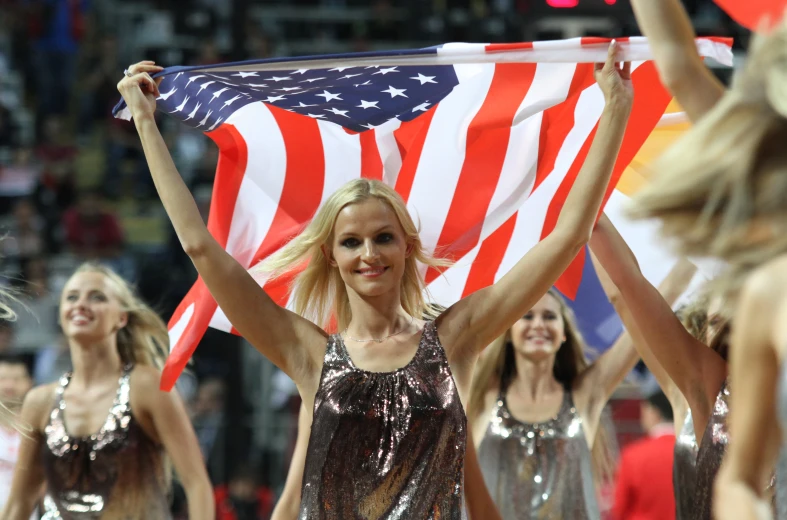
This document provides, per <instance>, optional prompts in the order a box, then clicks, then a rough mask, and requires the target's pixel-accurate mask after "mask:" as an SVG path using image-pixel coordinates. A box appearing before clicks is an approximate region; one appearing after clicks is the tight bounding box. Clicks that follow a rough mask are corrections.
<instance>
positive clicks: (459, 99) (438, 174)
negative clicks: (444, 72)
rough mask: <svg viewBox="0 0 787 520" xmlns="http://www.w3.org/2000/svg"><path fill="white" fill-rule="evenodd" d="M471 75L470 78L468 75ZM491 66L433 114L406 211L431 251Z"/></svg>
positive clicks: (462, 87)
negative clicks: (417, 226) (419, 229)
mask: <svg viewBox="0 0 787 520" xmlns="http://www.w3.org/2000/svg"><path fill="white" fill-rule="evenodd" d="M457 68H460V67H457ZM471 74H474V73H472V72H471ZM493 75H494V66H493V65H488V66H485V67H484V71H483V74H480V75H476V77H475V78H473V79H471V80H468V81H467V82H465V83H462V84H460V85H459V86H457V87H456V88H455V89H454V91H453V92H452V93H451V94H450V95H448V96H447V97H446V98H445V99H443V100H442V101H441V102H440V104H439V105H438V107H437V109H436V110H435V114H434V117H433V118H432V122H431V125H430V127H429V130H428V133H427V135H426V140H425V142H424V147H423V150H422V152H421V158H420V160H419V162H418V168H417V170H416V173H415V178H414V180H413V187H412V190H411V191H410V198H409V199H408V204H407V207H408V209H409V210H410V214H411V215H412V216H413V218H414V219H415V220H416V223H418V222H420V224H421V226H422V227H421V242H422V243H423V245H424V247H425V248H426V250H427V251H429V252H432V251H434V248H435V246H436V245H437V241H438V239H439V237H440V233H441V231H442V229H443V225H444V223H445V220H446V217H447V215H448V211H449V209H450V207H451V202H452V200H453V197H454V192H455V190H456V185H457V182H458V181H459V175H460V173H461V171H462V166H463V163H464V160H465V145H466V143H467V129H468V127H469V126H470V123H471V122H472V121H473V118H474V117H475V115H476V113H477V112H478V110H479V109H480V108H481V105H482V104H483V102H484V99H485V98H486V95H487V93H488V91H489V86H490V85H491V83H492V77H493Z"/></svg>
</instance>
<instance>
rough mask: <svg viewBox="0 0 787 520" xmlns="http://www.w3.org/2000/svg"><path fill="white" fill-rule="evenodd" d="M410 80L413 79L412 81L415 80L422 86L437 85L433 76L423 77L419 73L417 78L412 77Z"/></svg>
mask: <svg viewBox="0 0 787 520" xmlns="http://www.w3.org/2000/svg"><path fill="white" fill-rule="evenodd" d="M410 79H414V80H416V81H420V82H421V85H423V84H425V83H437V82H436V81H435V80H434V79H435V76H424V75H423V74H421V73H420V72H419V73H418V75H417V76H413V77H411V78H410Z"/></svg>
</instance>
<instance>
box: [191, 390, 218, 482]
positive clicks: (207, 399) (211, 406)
mask: <svg viewBox="0 0 787 520" xmlns="http://www.w3.org/2000/svg"><path fill="white" fill-rule="evenodd" d="M225 393H226V387H225V385H224V381H222V380H221V379H218V378H209V379H206V380H205V381H203V382H202V384H200V386H199V388H198V389H197V397H196V398H195V399H194V403H193V404H192V406H191V423H192V425H193V426H194V432H195V433H196V434H197V440H198V441H199V446H200V450H202V456H203V458H204V459H205V464H206V465H207V467H208V474H209V475H210V476H211V478H213V479H214V480H215V478H216V475H217V474H219V473H220V471H219V470H220V468H221V466H222V459H223V454H222V453H221V451H220V450H219V449H217V447H221V446H223V442H224V397H225Z"/></svg>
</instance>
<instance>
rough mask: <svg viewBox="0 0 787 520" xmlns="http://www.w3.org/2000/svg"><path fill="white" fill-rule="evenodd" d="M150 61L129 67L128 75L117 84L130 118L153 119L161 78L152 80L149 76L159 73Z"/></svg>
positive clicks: (157, 67)
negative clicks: (129, 112)
mask: <svg viewBox="0 0 787 520" xmlns="http://www.w3.org/2000/svg"><path fill="white" fill-rule="evenodd" d="M161 70H163V67H159V66H158V65H156V64H155V63H154V62H152V61H140V62H139V63H135V64H134V65H132V66H130V67H129V68H128V69H127V71H128V74H127V75H125V76H124V77H123V79H121V80H120V82H119V83H118V91H119V92H120V95H121V96H123V99H124V100H125V102H126V105H127V106H128V109H129V110H130V111H131V117H133V118H134V119H140V118H143V117H153V113H154V112H155V111H156V98H157V97H158V96H159V90H158V84H159V83H161V78H158V79H155V80H154V79H153V78H152V77H151V74H154V73H156V72H160V71H161Z"/></svg>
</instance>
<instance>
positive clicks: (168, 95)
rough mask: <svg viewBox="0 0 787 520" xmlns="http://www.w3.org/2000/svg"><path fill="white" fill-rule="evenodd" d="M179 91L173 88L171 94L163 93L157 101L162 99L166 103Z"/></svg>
mask: <svg viewBox="0 0 787 520" xmlns="http://www.w3.org/2000/svg"><path fill="white" fill-rule="evenodd" d="M177 90H178V89H177V88H173V89H172V90H170V91H169V92H163V93H161V94H160V95H159V97H158V98H156V100H157V101H158V100H160V99H163V100H164V101H166V100H167V99H169V97H170V96H171V95H172V94H174V93H175V92H177Z"/></svg>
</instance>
